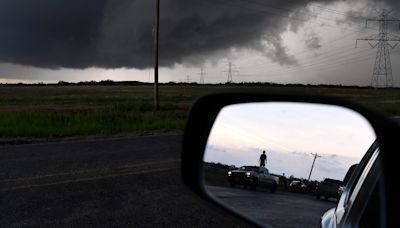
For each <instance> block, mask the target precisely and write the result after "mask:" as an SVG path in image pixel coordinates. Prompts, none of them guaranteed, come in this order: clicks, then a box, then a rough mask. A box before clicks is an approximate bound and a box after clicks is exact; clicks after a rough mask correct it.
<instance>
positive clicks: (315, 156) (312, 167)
mask: <svg viewBox="0 0 400 228" xmlns="http://www.w3.org/2000/svg"><path fill="white" fill-rule="evenodd" d="M311 154H312V155H314V160H313V162H312V165H311V169H310V175H308V181H310V177H311V173H312V171H313V169H314V164H315V160H316V159H317V158H320V157H321V155H318V154H317V153H315V154H313V153H311Z"/></svg>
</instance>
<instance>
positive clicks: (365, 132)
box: [204, 102, 376, 180]
mask: <svg viewBox="0 0 400 228" xmlns="http://www.w3.org/2000/svg"><path fill="white" fill-rule="evenodd" d="M375 138H376V136H375V133H374V131H373V129H372V127H371V126H370V124H369V123H368V121H367V120H366V119H365V118H363V117H362V116H361V115H359V114H358V113H356V112H354V111H352V110H349V109H346V108H343V107H338V106H330V105H320V104H304V103H290V102H286V103H282V102H280V103H279V102H269V103H250V104H239V105H230V106H227V107H225V108H223V109H222V111H221V112H220V113H219V114H218V117H217V119H216V121H215V123H214V126H213V128H212V131H211V133H210V136H209V138H208V142H207V149H206V151H205V155H204V160H205V161H207V162H220V163H222V164H227V165H235V166H242V165H258V159H259V156H260V154H261V152H262V151H263V150H266V151H267V155H268V164H267V167H268V168H269V169H270V172H273V173H277V174H282V173H286V174H287V175H292V174H293V175H295V176H296V177H303V178H307V177H308V174H309V171H310V167H311V164H312V159H313V157H312V155H310V153H317V154H319V155H321V156H322V157H321V158H318V161H317V163H316V164H317V165H316V167H315V170H314V176H313V177H314V178H315V179H319V180H321V179H323V178H325V177H331V178H337V179H340V178H343V176H344V175H345V173H346V171H347V169H348V168H349V167H350V165H352V164H354V163H357V162H358V161H359V160H360V159H361V157H362V156H363V155H364V154H365V152H366V151H367V150H368V148H369V147H370V146H371V144H372V143H373V141H374V140H375Z"/></svg>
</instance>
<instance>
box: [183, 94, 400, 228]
mask: <svg viewBox="0 0 400 228" xmlns="http://www.w3.org/2000/svg"><path fill="white" fill-rule="evenodd" d="M277 101H279V102H302V103H314V104H328V105H336V106H342V107H345V108H348V109H351V110H354V111H355V112H357V113H359V114H361V115H362V116H363V117H365V118H366V119H367V120H368V121H369V122H370V124H371V126H372V127H373V129H374V131H375V133H376V136H377V139H378V141H379V147H380V151H381V160H382V165H383V170H382V173H383V178H384V187H385V197H384V198H385V202H384V205H385V207H386V208H385V209H386V212H387V213H386V215H385V216H386V217H385V220H386V226H389V227H391V226H394V225H395V224H397V223H398V221H397V219H396V216H397V211H398V210H399V204H398V202H400V199H399V195H398V194H397V190H396V186H395V182H393V181H385V180H390V179H391V177H392V175H394V174H396V173H397V171H398V169H397V164H396V161H397V159H395V156H396V153H398V148H399V145H398V137H399V135H400V126H399V124H398V123H396V122H395V121H394V120H392V119H390V118H388V117H386V116H384V115H382V114H381V113H378V112H376V111H373V110H370V109H368V108H365V107H363V106H361V105H358V104H355V103H352V102H349V101H346V100H343V99H339V98H337V97H326V96H308V95H304V94H296V93H293V94H290V93H289V94H288V92H287V91H285V93H284V94H283V93H280V92H277V93H265V92H260V93H257V92H225V93H218V94H210V95H206V96H204V97H202V98H200V99H198V100H197V101H196V102H195V104H194V105H193V106H192V108H191V111H190V115H189V118H188V122H187V125H186V128H185V133H184V137H183V147H182V167H181V168H182V178H183V182H184V183H185V184H186V185H187V186H188V187H189V188H190V189H192V190H193V191H194V192H195V193H196V194H197V195H199V196H200V197H202V198H203V199H204V200H207V201H209V202H212V203H214V204H216V205H218V206H220V207H222V208H223V209H225V210H227V211H229V212H230V213H234V214H236V216H240V217H242V218H243V219H244V220H246V221H248V222H249V223H251V224H253V225H256V226H260V224H258V223H256V222H255V221H252V220H249V219H248V218H246V217H243V216H242V215H241V214H238V213H235V212H234V211H231V210H229V209H228V208H226V207H224V206H223V205H221V204H220V203H218V202H216V201H215V200H214V199H213V198H212V197H210V196H209V195H208V194H207V192H206V190H205V188H204V182H203V180H204V176H203V154H204V151H205V147H206V144H207V139H208V136H209V134H210V131H211V128H212V126H213V123H214V121H215V119H216V117H217V115H218V113H219V111H220V110H221V109H222V108H223V107H225V106H227V105H232V104H240V103H249V102H277Z"/></svg>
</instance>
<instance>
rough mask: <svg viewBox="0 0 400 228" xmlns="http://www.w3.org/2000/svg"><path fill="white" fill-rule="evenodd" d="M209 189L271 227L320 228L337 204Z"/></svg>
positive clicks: (310, 198)
mask: <svg viewBox="0 0 400 228" xmlns="http://www.w3.org/2000/svg"><path fill="white" fill-rule="evenodd" d="M207 190H208V191H209V192H210V194H211V195H213V196H216V198H217V199H218V200H221V201H222V202H224V203H225V204H226V205H227V206H228V207H230V208H233V209H235V210H237V211H240V212H241V213H242V214H245V215H247V217H250V218H252V219H255V220H258V221H260V222H261V224H265V225H268V226H271V227H317V226H318V224H319V220H320V217H321V215H322V214H323V213H324V212H325V211H327V210H328V209H330V208H333V207H335V205H336V201H326V200H317V199H316V198H315V197H314V196H310V195H305V194H298V193H289V192H276V193H274V194H273V193H270V192H269V190H268V189H260V190H258V189H257V191H250V190H245V189H241V188H227V187H215V186H207Z"/></svg>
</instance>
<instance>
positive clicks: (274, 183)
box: [182, 92, 400, 226]
mask: <svg viewBox="0 0 400 228" xmlns="http://www.w3.org/2000/svg"><path fill="white" fill-rule="evenodd" d="M396 135H397V136H398V135H400V127H399V126H398V124H397V123H396V122H395V121H393V120H391V119H389V118H387V117H385V116H382V115H381V114H379V113H376V112H375V111H372V110H369V109H367V108H364V107H362V106H359V105H357V104H354V103H351V102H348V101H344V100H341V99H338V98H332V97H316V96H304V95H301V94H279V93H241V92H237V93H222V94H213V95H208V96H205V97H202V98H200V99H199V100H198V101H197V102H196V103H195V104H194V105H193V107H192V109H191V111H190V115H189V119H188V122H187V126H186V129H185V134H184V139H183V148H182V177H183V181H184V183H185V184H186V185H187V186H189V187H190V188H191V189H192V190H193V191H194V192H195V193H196V194H198V195H199V196H201V197H202V198H203V199H205V200H207V201H210V202H212V203H214V204H215V205H218V206H220V207H221V208H224V209H225V210H227V211H229V212H231V213H232V214H234V215H235V216H239V217H241V218H243V219H244V220H246V221H248V222H249V223H251V224H253V225H256V226H282V225H284V224H282V223H281V222H282V221H285V222H293V224H296V222H298V221H290V220H288V219H289V218H292V217H295V216H292V217H291V216H290V213H289V214H288V212H290V210H293V209H294V208H293V207H294V206H296V207H297V206H298V205H314V206H315V205H320V203H321V201H316V202H314V201H312V202H313V203H311V204H308V203H300V204H296V205H292V204H291V203H290V202H293V200H291V198H290V197H298V194H297V195H294V194H293V195H292V194H291V193H290V192H289V190H288V186H289V183H290V182H291V180H293V179H296V178H297V177H300V178H302V179H306V180H307V183H308V184H307V187H306V188H305V189H300V191H303V193H304V192H305V191H309V192H310V194H314V193H312V192H313V191H316V187H313V186H318V178H321V179H322V177H323V176H322V175H323V174H321V173H324V172H326V173H330V174H333V173H335V172H336V173H339V175H337V176H333V177H334V178H333V179H337V180H339V179H340V180H344V182H347V181H348V177H345V176H351V175H350V173H351V171H350V170H351V169H352V168H350V166H351V164H354V163H357V160H359V159H361V157H362V156H363V154H362V153H363V152H364V153H365V152H366V151H367V149H368V147H369V146H370V145H371V144H372V143H373V142H374V140H375V139H376V140H377V141H378V143H379V150H380V154H381V158H380V159H381V161H382V167H383V168H382V176H383V178H384V180H386V179H388V178H390V177H391V175H393V174H394V173H396V172H397V167H396V166H397V164H395V162H394V161H396V159H393V156H394V155H395V154H396V152H397V150H398V149H397V148H398V145H397V141H398V139H397V137H395V136H396ZM265 147H267V148H265ZM264 149H266V150H267V154H268V159H267V163H266V164H265V166H266V168H268V169H269V173H270V174H269V175H267V176H268V179H264V180H261V179H260V180H259V179H257V178H258V177H254V176H253V175H249V173H250V171H251V170H255V169H258V167H259V166H260V165H261V164H260V163H258V160H259V156H260V152H261V151H262V150H264ZM344 151H346V152H344ZM330 153H331V154H330ZM345 153H351V154H350V155H349V156H348V157H350V156H352V155H357V156H358V157H357V159H355V160H346V161H345V160H343V159H342V157H343V156H345V155H346V154H345ZM306 155H307V156H309V157H306ZM280 156H284V157H280ZM285 156H286V157H285ZM291 156H292V157H291ZM296 156H297V157H296ZM319 156H322V157H319ZM293 157H295V158H293ZM305 158H307V159H305ZM324 159H325V160H324ZM335 159H336V160H335ZM341 159H342V160H341ZM336 162H339V163H336ZM321 164H323V166H321ZM335 164H339V165H338V166H335ZM346 164H347V165H348V166H347V167H346ZM329 165H331V166H329ZM233 166H234V167H240V166H242V168H240V169H238V170H237V171H238V172H232V171H230V167H233ZM296 167H297V168H299V169H294V168H296ZM290 168H293V169H290ZM353 169H354V168H353ZM287 170H292V171H293V172H294V173H293V175H291V174H292V173H290V172H289V173H290V174H289V175H290V177H286V176H285V174H283V172H284V171H285V173H288V172H287ZM324 170H325V171H324ZM347 170H349V171H348V172H347V173H346V171H347ZM346 174H348V175H346ZM319 180H320V179H319ZM237 181H238V182H237ZM382 183H384V186H382V189H383V191H384V193H385V197H384V199H385V202H383V203H382V204H380V207H384V208H380V209H382V211H385V213H384V215H385V224H392V225H394V224H396V223H395V222H397V219H396V213H397V212H396V210H394V209H392V208H398V207H399V206H398V204H397V203H395V202H400V201H398V200H399V197H398V194H397V193H396V191H395V189H396V187H395V186H394V182H393V181H383V182H382ZM238 186H240V187H238ZM319 186H320V187H321V185H319ZM232 187H234V188H232ZM264 187H265V189H264ZM293 187H295V186H293ZM300 187H301V186H300ZM256 189H257V190H256ZM295 190H296V189H293V191H295ZM275 192H278V194H275ZM336 192H337V189H336ZM307 194H308V193H307ZM282 195H284V196H285V197H288V198H279V197H277V196H282ZM301 197H303V196H301ZM307 197H308V196H304V197H303V198H307ZM303 198H302V199H303ZM250 199H252V200H255V201H254V202H250V201H249V200H250ZM296 199H297V198H296ZM303 200H304V199H303ZM306 200H308V198H307V199H306ZM309 200H311V199H309ZM312 200H316V199H315V198H312ZM278 201H279V202H278ZM307 202H309V201H307ZM335 203H336V201H332V204H331V205H328V206H329V207H326V208H325V209H329V208H333V207H335ZM277 205H281V207H280V208H277ZM282 205H284V207H282ZM314 206H312V207H313V208H314V209H315V207H314ZM325 209H323V210H320V211H321V212H320V213H321V214H315V215H313V216H315V218H316V220H314V219H311V220H308V221H303V223H301V224H304V222H306V224H307V225H310V226H314V225H317V224H318V223H319V218H320V217H321V216H322V214H323V213H324V210H325ZM285 210H286V211H285ZM294 211H295V212H296V213H298V212H303V211H310V209H309V210H307V208H296V209H295V210H294ZM279 213H281V215H282V216H284V217H281V218H279V217H276V215H277V214H279ZM354 213H356V214H357V211H355V212H354ZM360 213H361V212H360ZM274 216H275V217H274ZM298 217H299V216H298ZM307 222H308V223H307ZM286 225H287V224H286Z"/></svg>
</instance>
